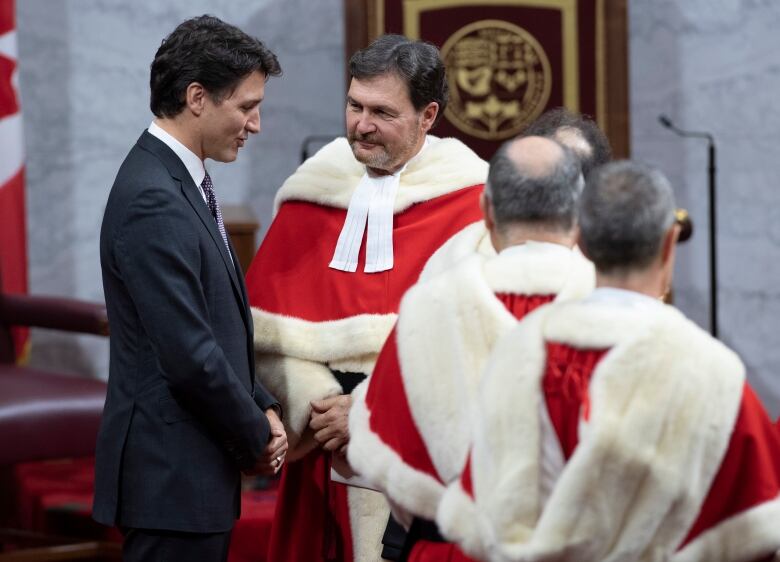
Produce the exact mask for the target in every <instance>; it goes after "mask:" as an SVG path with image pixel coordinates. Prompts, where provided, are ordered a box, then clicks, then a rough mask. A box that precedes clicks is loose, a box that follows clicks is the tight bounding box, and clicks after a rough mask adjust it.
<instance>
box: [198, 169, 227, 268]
mask: <svg viewBox="0 0 780 562" xmlns="http://www.w3.org/2000/svg"><path fill="white" fill-rule="evenodd" d="M200 186H201V187H202V188H203V193H204V194H205V195H206V205H208V207H209V211H211V216H213V217H214V220H215V221H217V228H218V229H219V233H220V234H221V235H222V241H223V242H225V248H227V251H228V255H229V256H230V246H229V245H228V240H227V233H226V232H225V223H224V222H222V211H221V210H220V209H219V203H217V196H216V195H215V194H214V184H213V183H211V176H209V174H208V172H207V173H206V177H204V178H203V183H201V184H200ZM230 259H231V260H232V259H233V256H230Z"/></svg>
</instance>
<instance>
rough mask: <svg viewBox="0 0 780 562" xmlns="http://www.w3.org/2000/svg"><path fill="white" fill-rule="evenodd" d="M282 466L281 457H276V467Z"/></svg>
mask: <svg viewBox="0 0 780 562" xmlns="http://www.w3.org/2000/svg"><path fill="white" fill-rule="evenodd" d="M280 464H282V457H276V466H279V465H280Z"/></svg>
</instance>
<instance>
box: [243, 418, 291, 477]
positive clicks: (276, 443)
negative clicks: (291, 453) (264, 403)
mask: <svg viewBox="0 0 780 562" xmlns="http://www.w3.org/2000/svg"><path fill="white" fill-rule="evenodd" d="M265 415H266V417H267V418H268V423H269V424H270V425H271V437H270V441H268V445H266V447H265V450H264V451H263V456H261V457H260V458H259V459H258V461H257V463H256V464H255V466H253V467H252V468H251V470H248V471H246V472H247V474H251V475H262V476H272V475H274V474H276V473H277V472H279V469H280V468H282V463H284V457H285V455H287V433H286V432H285V431H284V425H283V424H282V420H280V419H279V416H278V415H277V413H276V410H274V409H273V408H269V409H268V410H266V411H265Z"/></svg>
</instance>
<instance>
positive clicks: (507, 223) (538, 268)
mask: <svg viewBox="0 0 780 562" xmlns="http://www.w3.org/2000/svg"><path fill="white" fill-rule="evenodd" d="M582 184H583V180H582V176H581V173H580V164H579V161H578V159H577V158H576V157H575V156H574V154H573V153H572V152H571V151H570V150H568V149H564V147H563V146H561V145H559V144H558V143H557V142H555V141H553V140H550V139H546V138H542V137H526V138H520V139H516V140H512V141H509V142H508V143H506V144H505V145H504V146H503V147H502V148H501V149H500V150H499V151H498V152H497V153H496V155H495V156H494V157H493V159H492V160H491V163H490V171H489V174H488V183H487V187H486V188H485V192H484V194H483V197H482V208H483V210H484V215H485V220H484V227H483V228H486V229H487V232H488V233H489V238H490V239H491V240H492V244H493V246H494V247H495V249H496V250H497V251H498V255H497V256H494V257H492V258H490V257H486V256H484V255H483V254H480V253H477V252H473V255H472V257H470V258H468V259H466V260H465V261H463V262H461V263H460V264H458V265H456V266H455V267H454V268H452V269H451V270H449V271H445V272H443V273H441V274H439V275H438V276H435V277H434V278H433V279H430V280H428V281H425V282H421V283H419V284H417V285H415V286H414V287H413V288H412V289H410V290H409V292H408V293H407V294H406V295H405V296H404V298H403V300H402V303H401V309H400V312H399V317H398V323H397V325H396V328H395V331H394V332H393V333H392V334H391V336H390V337H389V338H388V340H387V342H386V343H385V346H384V348H383V350H382V352H381V354H380V356H379V359H378V360H377V364H376V367H375V368H374V372H373V374H372V375H371V378H370V379H369V380H368V381H367V383H364V384H362V385H361V386H360V387H359V388H358V390H356V391H355V403H354V405H353V407H352V411H351V413H350V435H351V440H350V444H349V448H348V457H349V461H350V465H351V466H352V468H354V469H355V470H356V471H357V472H358V473H359V474H360V476H361V477H362V478H363V479H365V480H366V481H367V483H368V484H370V485H372V486H374V487H375V488H377V489H379V490H381V491H382V492H383V493H384V494H385V495H386V496H387V497H388V499H389V500H390V503H391V505H392V506H393V508H394V509H393V511H394V514H395V515H396V517H397V518H398V519H399V520H400V521H401V522H403V523H404V524H405V525H406V526H407V527H410V531H409V534H408V536H407V545H406V547H405V549H404V550H405V551H406V552H408V553H409V554H408V559H409V560H415V561H418V562H422V561H424V560H430V561H433V560H450V559H453V558H455V559H462V558H463V556H462V555H461V554H459V553H458V552H457V551H456V549H455V547H454V546H453V545H447V544H442V541H441V539H440V537H438V534H437V532H436V529H435V525H434V524H433V521H434V520H435V517H436V512H437V509H438V505H439V501H440V499H441V496H442V494H443V492H444V490H445V485H446V484H447V483H449V482H451V481H452V480H453V479H454V478H457V476H458V475H459V474H460V472H461V470H462V469H463V465H464V463H465V461H466V455H467V452H468V447H469V444H470V436H471V429H472V428H471V422H470V419H469V416H468V412H469V408H470V405H471V402H472V400H473V397H474V395H475V394H476V391H477V387H478V385H479V381H480V378H481V374H482V370H483V368H484V364H485V361H486V360H487V357H488V355H489V353H490V351H491V349H492V348H493V345H494V343H495V342H496V340H497V339H498V338H499V337H500V336H501V335H502V334H504V333H505V332H506V331H508V330H509V329H510V328H512V327H513V326H514V325H515V324H516V323H517V321H518V320H520V319H521V318H523V317H524V316H525V315H526V314H527V313H529V312H530V311H532V310H534V309H535V308H536V307H538V306H539V305H541V304H544V303H548V302H551V301H556V302H557V301H563V300H567V299H572V298H579V297H583V296H585V295H586V294H588V293H589V292H590V291H591V290H592V289H593V286H594V281H595V277H594V271H593V266H592V264H591V263H590V262H588V261H587V260H586V259H585V258H583V257H582V255H581V254H580V253H579V252H578V251H577V250H574V249H572V247H573V246H574V243H575V239H576V224H575V219H574V217H575V207H576V201H577V197H578V196H579V193H580V191H581V189H582ZM437 541H438V542H437Z"/></svg>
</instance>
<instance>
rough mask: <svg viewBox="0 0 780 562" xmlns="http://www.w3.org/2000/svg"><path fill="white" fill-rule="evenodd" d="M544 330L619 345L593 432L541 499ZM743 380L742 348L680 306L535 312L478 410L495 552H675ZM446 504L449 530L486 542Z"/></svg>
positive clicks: (484, 501) (475, 473)
mask: <svg viewBox="0 0 780 562" xmlns="http://www.w3.org/2000/svg"><path fill="white" fill-rule="evenodd" d="M545 341H556V342H561V343H565V344H570V345H575V346H577V347H587V348H593V347H609V348H611V349H610V351H609V352H608V353H607V355H606V356H605V357H604V358H603V359H602V361H601V362H600V363H599V365H598V366H597V367H596V370H595V371H594V373H593V377H592V379H591V385H590V397H591V418H590V421H589V431H588V433H587V436H583V435H581V436H580V444H579V445H578V447H577V450H576V452H575V454H574V455H573V456H572V458H571V459H570V460H569V462H568V464H567V465H566V467H565V469H564V471H563V474H562V475H561V477H560V479H559V481H558V483H557V485H556V487H555V489H554V490H553V493H552V496H551V497H550V499H549V501H548V503H547V504H546V505H545V506H542V505H541V501H540V492H539V473H540V468H539V465H540V462H539V456H540V452H539V451H540V443H539V433H540V430H539V416H538V412H537V407H538V405H539V404H540V403H541V401H542V400H543V396H542V392H541V388H540V386H541V385H540V381H541V376H542V373H543V370H544V364H545V347H544V342H545ZM743 384H744V367H743V365H742V363H741V362H740V361H739V359H738V358H737V357H736V355H735V354H734V353H732V352H731V351H730V350H728V349H727V348H725V346H723V345H722V344H720V343H719V342H717V341H716V340H714V339H712V338H710V337H709V335H707V334H706V333H704V332H703V331H702V330H701V329H699V328H698V327H696V326H695V325H694V324H692V323H691V322H689V321H688V320H686V319H685V318H684V317H683V316H682V315H681V314H680V313H679V312H677V311H676V310H674V309H672V308H671V307H663V306H659V307H658V308H657V309H642V310H640V311H637V310H636V309H629V308H620V307H614V306H608V305H604V304H600V305H596V304H595V303H587V302H584V303H583V302H579V303H564V304H553V305H549V306H547V307H543V308H541V309H540V310H538V311H536V312H535V313H533V314H532V315H530V316H529V317H528V318H527V319H526V320H525V321H524V322H522V323H521V324H520V325H519V326H518V327H516V328H514V329H513V330H512V331H510V332H509V333H508V334H507V335H506V336H505V337H504V338H503V339H502V340H501V341H500V342H499V344H498V345H497V346H496V349H495V352H494V354H493V356H492V357H491V360H490V362H489V366H488V369H487V374H486V376H485V380H484V384H483V387H482V393H481V396H480V400H479V409H480V414H479V416H478V417H477V419H476V420H475V434H476V436H475V439H474V447H473V450H472V478H473V482H474V491H475V497H476V507H477V510H478V511H479V512H481V513H482V514H483V516H484V517H485V518H486V519H487V520H488V521H489V522H490V527H491V528H492V529H494V531H495V538H492V540H493V543H492V544H489V545H487V553H488V556H487V558H489V559H490V560H496V561H504V560H541V559H543V558H544V559H546V558H545V557H557V558H556V559H561V560H563V559H567V560H569V559H570V560H578V561H583V562H584V561H589V560H593V561H595V560H659V559H663V558H665V557H668V556H669V555H670V554H671V553H672V552H673V551H674V550H675V548H676V547H677V545H678V544H679V543H680V542H681V541H682V539H683V538H684V536H685V534H686V532H687V530H688V529H689V528H690V526H691V524H692V523H693V521H694V519H695V517H696V515H697V513H698V511H699V509H700V507H701V504H702V502H703V501H704V498H705V497H706V494H707V492H708V490H709V486H710V484H711V482H712V479H713V478H714V475H715V473H716V471H717V468H718V467H719V466H720V463H721V460H722V456H723V454H724V453H725V451H726V448H727V446H728V442H729V438H730V435H731V431H732V429H733V424H734V420H735V419H736V415H737V412H738V409H739V404H740V397H741V389H742V385H743ZM605 482H609V483H610V486H605V485H604V483H605ZM440 515H442V517H443V518H442V520H441V521H440V523H441V524H442V525H441V526H442V531H443V532H444V533H445V534H446V535H447V536H450V537H453V538H457V537H466V540H471V541H473V542H478V538H475V537H473V534H474V529H471V528H469V527H468V526H467V525H463V524H457V521H456V518H454V517H453V516H452V514H448V513H441V514H440ZM453 521H455V524H454V525H452V524H451V523H452V522H453ZM448 522H449V523H450V526H449V527H447V526H446V525H445V523H448ZM460 540H463V539H462V538H461V539H460Z"/></svg>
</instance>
